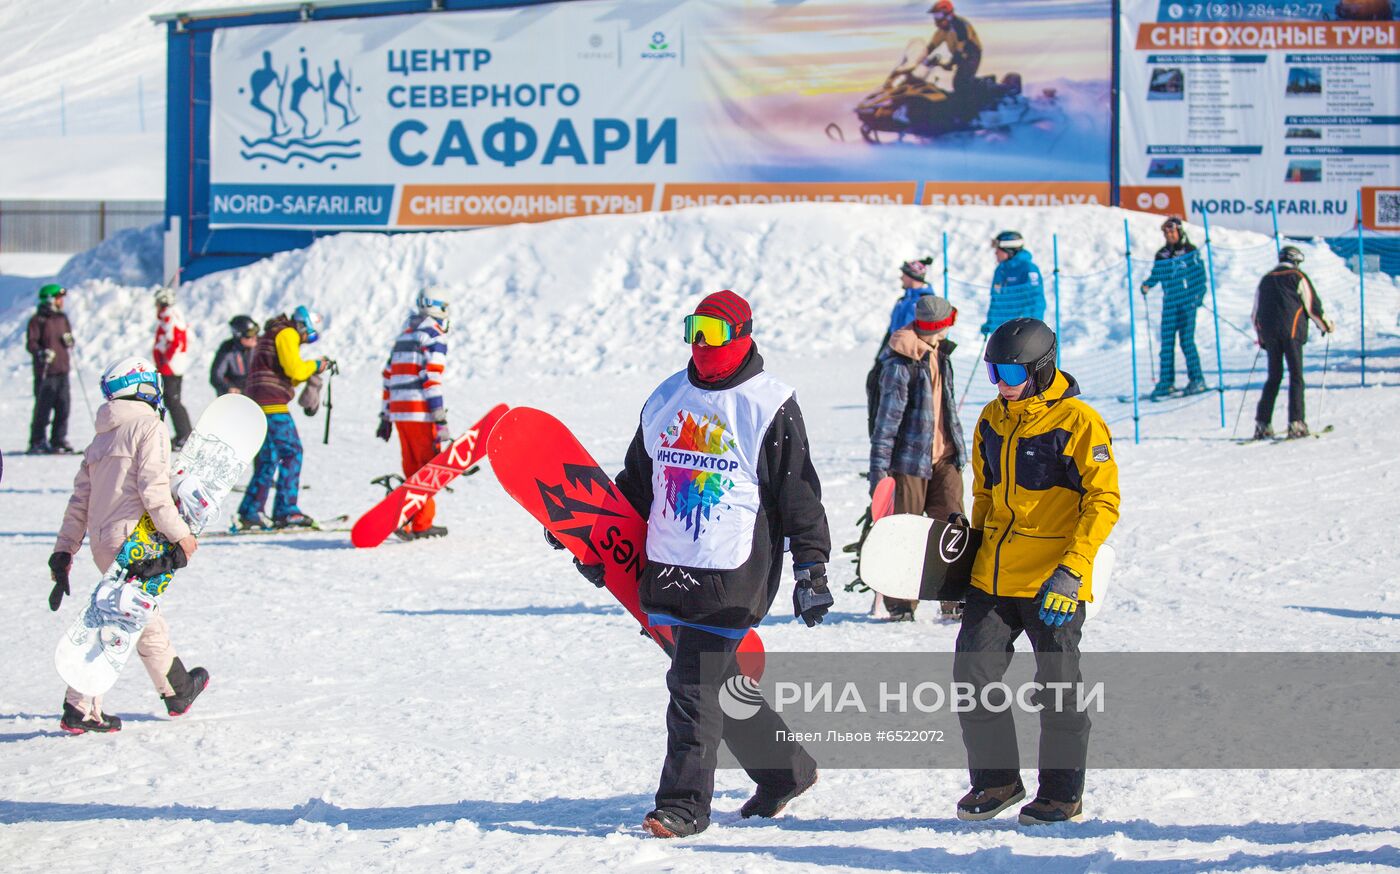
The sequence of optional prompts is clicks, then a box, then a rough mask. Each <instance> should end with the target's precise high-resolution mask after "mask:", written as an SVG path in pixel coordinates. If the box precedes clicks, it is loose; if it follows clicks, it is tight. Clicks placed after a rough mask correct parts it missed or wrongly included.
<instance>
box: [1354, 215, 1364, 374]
mask: <svg viewBox="0 0 1400 874" xmlns="http://www.w3.org/2000/svg"><path fill="white" fill-rule="evenodd" d="M1356 273H1357V275H1358V276H1360V277H1361V387H1362V388H1365V387H1366V221H1365V220H1364V219H1363V218H1362V217H1361V189H1359V188H1358V189H1357V190H1356Z"/></svg>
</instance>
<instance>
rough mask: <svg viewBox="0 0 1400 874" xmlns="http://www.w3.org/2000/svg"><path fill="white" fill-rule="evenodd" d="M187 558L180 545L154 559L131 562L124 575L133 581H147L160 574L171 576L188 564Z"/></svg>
mask: <svg viewBox="0 0 1400 874" xmlns="http://www.w3.org/2000/svg"><path fill="white" fill-rule="evenodd" d="M189 563H190V560H189V557H188V556H186V555H185V550H184V549H183V548H182V547H181V546H180V544H178V543H177V544H175V547H174V548H173V549H171V550H169V551H168V552H166V553H165V554H164V555H158V556H156V557H155V558H143V559H141V560H140V561H133V562H132V563H131V564H128V565H127V566H126V575H127V576H128V577H130V578H131V579H133V580H149V579H150V578H152V577H158V576H160V575H161V574H171V573H174V572H175V571H178V570H179V569H180V568H182V567H184V566H185V565H187V564H189Z"/></svg>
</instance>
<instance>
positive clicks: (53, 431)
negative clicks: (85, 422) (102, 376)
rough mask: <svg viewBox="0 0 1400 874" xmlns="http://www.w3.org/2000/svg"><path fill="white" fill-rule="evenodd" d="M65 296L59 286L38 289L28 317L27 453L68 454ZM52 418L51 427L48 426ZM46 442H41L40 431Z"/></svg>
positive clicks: (69, 342)
mask: <svg viewBox="0 0 1400 874" xmlns="http://www.w3.org/2000/svg"><path fill="white" fill-rule="evenodd" d="M67 294H68V291H67V289H65V288H64V287H63V286H61V285H53V284H49V285H45V286H43V287H42V288H40V289H39V307H38V310H37V311H36V312H35V313H34V315H33V316H31V317H30V318H29V325H28V329H27V330H26V332H25V343H24V348H25V349H26V350H27V351H28V352H29V356H30V358H31V359H33V362H34V416H33V418H31V419H30V422H29V452H30V454H32V455H45V454H48V453H51V452H56V453H66V452H72V451H73V447H72V446H69V445H68V408H69V393H68V368H69V356H70V355H71V352H70V351H69V350H71V349H72V348H73V326H72V324H70V323H69V321H68V315H67V314H66V313H64V312H63V298H64V296H65V295H67ZM50 417H52V425H50ZM45 431H48V432H49V439H48V440H45V439H44V432H45Z"/></svg>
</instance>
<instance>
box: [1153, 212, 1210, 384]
mask: <svg viewBox="0 0 1400 874" xmlns="http://www.w3.org/2000/svg"><path fill="white" fill-rule="evenodd" d="M1162 238H1163V240H1165V241H1166V243H1165V245H1163V246H1162V248H1160V249H1158V250H1157V254H1156V256H1155V258H1154V259H1153V262H1152V272H1151V273H1150V274H1149V275H1148V277H1147V279H1145V280H1144V281H1143V283H1142V286H1141V287H1140V288H1139V291H1141V292H1142V296H1143V298H1144V299H1146V298H1147V292H1148V289H1150V288H1151V287H1152V286H1154V285H1158V286H1161V288H1162V324H1161V331H1162V334H1161V340H1162V348H1161V350H1160V351H1159V353H1158V354H1159V355H1160V356H1161V358H1160V366H1159V367H1158V369H1157V385H1156V386H1155V387H1154V388H1153V389H1152V394H1150V395H1148V400H1153V401H1156V400H1161V399H1162V398H1164V397H1167V396H1169V395H1170V394H1171V393H1172V389H1173V388H1174V383H1175V381H1176V344H1177V342H1178V340H1180V343H1181V354H1182V355H1183V356H1185V358H1186V379H1187V382H1186V388H1185V389H1184V390H1183V391H1182V394H1187V395H1194V394H1200V393H1201V392H1203V391H1205V390H1206V379H1205V375H1204V374H1203V373H1202V371H1201V356H1200V353H1199V352H1197V351H1196V310H1197V309H1198V308H1199V307H1200V306H1201V304H1202V303H1203V302H1204V301H1205V294H1206V269H1205V265H1204V264H1203V263H1202V262H1201V254H1200V252H1199V251H1197V249H1196V247H1195V246H1194V245H1193V244H1192V243H1191V241H1190V240H1189V239H1187V237H1186V225H1185V223H1184V222H1182V220H1181V219H1179V218H1177V217H1176V216H1172V217H1170V218H1168V219H1167V220H1166V221H1164V222H1162ZM1148 330H1149V334H1150V331H1151V328H1150V326H1149V329H1148Z"/></svg>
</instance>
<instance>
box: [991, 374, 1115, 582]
mask: <svg viewBox="0 0 1400 874" xmlns="http://www.w3.org/2000/svg"><path fill="white" fill-rule="evenodd" d="M1078 395H1079V384H1078V383H1077V382H1075V381H1074V377H1072V376H1070V375H1069V374H1067V373H1063V372H1056V374H1055V379H1054V381H1053V382H1051V384H1050V387H1049V388H1047V389H1046V390H1045V391H1044V392H1043V393H1042V394H1038V395H1036V396H1034V397H1031V398H1027V399H1026V400H1020V401H1004V400H1002V399H1001V398H997V399H996V400H994V401H992V402H991V403H989V404H987V406H986V407H985V408H984V409H983V410H982V415H981V416H980V417H979V418H978V420H977V427H976V428H975V430H974V434H973V443H972V464H973V479H972V527H973V528H980V529H981V530H982V546H981V548H980V549H979V550H978V552H977V557H976V559H975V560H974V561H973V565H972V584H973V585H974V586H976V587H977V588H979V589H981V590H982V591H984V592H989V593H991V594H993V595H1001V596H1005V597H1010V598H1033V597H1035V595H1036V592H1037V591H1039V589H1040V585H1041V583H1043V582H1045V581H1046V580H1047V579H1049V577H1050V574H1052V573H1053V572H1054V570H1055V566H1056V565H1061V564H1062V565H1064V566H1065V567H1067V568H1069V569H1070V570H1072V571H1074V572H1075V573H1077V574H1079V575H1080V576H1081V577H1082V578H1083V584H1082V585H1081V586H1080V587H1079V600H1081V601H1092V600H1094V589H1093V573H1092V572H1093V566H1094V556H1095V555H1096V554H1097V553H1098V551H1099V546H1100V545H1102V543H1103V542H1104V539H1105V538H1107V537H1108V533H1109V532H1110V531H1112V530H1113V525H1114V523H1116V522H1117V521H1118V502H1119V493H1118V463H1117V461H1115V460H1114V457H1113V436H1112V435H1111V434H1110V433H1109V430H1108V426H1107V425H1106V424H1104V421H1103V417H1101V416H1100V415H1099V414H1098V413H1097V412H1095V411H1094V409H1093V408H1092V407H1090V406H1089V405H1088V404H1086V403H1085V402H1084V401H1082V400H1080V399H1079V397H1078Z"/></svg>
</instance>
